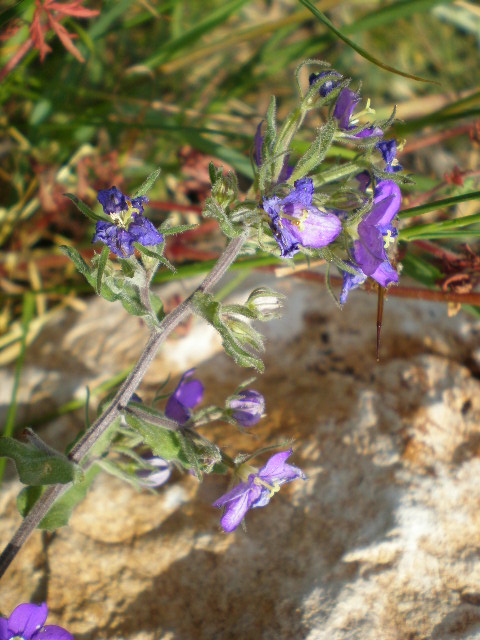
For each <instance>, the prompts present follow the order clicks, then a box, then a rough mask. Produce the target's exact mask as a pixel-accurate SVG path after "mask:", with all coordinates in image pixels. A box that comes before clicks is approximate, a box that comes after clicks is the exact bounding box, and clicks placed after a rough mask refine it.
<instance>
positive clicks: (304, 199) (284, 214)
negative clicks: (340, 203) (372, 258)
mask: <svg viewBox="0 0 480 640" xmlns="http://www.w3.org/2000/svg"><path fill="white" fill-rule="evenodd" d="M313 192H314V187H313V181H312V179H311V178H302V179H301V180H297V181H296V182H295V188H294V189H292V191H290V193H289V194H288V196H286V197H285V198H283V199H280V198H279V197H278V196H273V197H272V198H264V200H263V208H264V209H265V211H266V212H267V213H268V215H269V217H270V227H271V229H272V231H273V235H274V237H275V240H276V241H277V243H278V246H279V247H280V250H281V255H282V257H283V258H291V257H292V256H293V255H295V254H296V253H298V251H299V250H300V247H301V246H303V247H311V248H313V249H319V248H321V247H326V246H327V245H328V244H330V243H331V242H333V241H334V240H335V238H336V237H337V236H338V235H339V234H340V232H341V231H342V224H341V222H340V220H339V218H338V216H337V215H335V214H334V213H332V212H326V211H325V212H322V211H320V210H319V209H317V208H316V207H314V206H313V204H312V199H313Z"/></svg>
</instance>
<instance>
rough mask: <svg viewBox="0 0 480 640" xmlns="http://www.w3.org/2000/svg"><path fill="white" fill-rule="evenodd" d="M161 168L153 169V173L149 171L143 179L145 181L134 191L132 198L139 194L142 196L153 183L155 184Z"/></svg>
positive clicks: (137, 196)
mask: <svg viewBox="0 0 480 640" xmlns="http://www.w3.org/2000/svg"><path fill="white" fill-rule="evenodd" d="M161 171H162V170H161V169H160V168H159V169H155V171H153V173H151V174H150V175H149V176H148V178H147V179H146V180H145V182H144V183H143V184H142V185H141V186H140V187H139V189H137V190H136V191H135V193H134V194H133V196H132V199H133V198H139V197H140V196H144V195H145V194H146V193H148V192H149V191H150V189H151V188H152V187H153V185H154V184H155V182H156V180H157V178H158V176H159V175H160V173H161Z"/></svg>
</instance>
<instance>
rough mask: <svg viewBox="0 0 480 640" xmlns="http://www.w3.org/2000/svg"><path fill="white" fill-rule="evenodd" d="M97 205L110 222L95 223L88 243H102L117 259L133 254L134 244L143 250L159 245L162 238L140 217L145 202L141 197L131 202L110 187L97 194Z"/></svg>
mask: <svg viewBox="0 0 480 640" xmlns="http://www.w3.org/2000/svg"><path fill="white" fill-rule="evenodd" d="M98 201H99V202H100V204H101V205H102V207H103V210H104V212H105V213H106V214H107V215H109V216H110V217H111V219H112V222H105V221H103V220H99V221H98V222H97V226H96V230H95V235H94V236H93V241H92V242H103V243H104V244H106V245H107V246H108V247H109V248H110V250H111V251H113V253H114V254H115V255H117V256H120V258H128V257H129V256H131V255H132V254H133V252H134V251H135V249H134V246H133V243H134V242H138V243H140V244H141V245H143V246H145V247H151V246H155V245H157V244H161V243H162V242H163V235H162V234H161V233H158V231H157V230H156V229H155V227H154V226H153V224H152V223H151V222H150V220H147V218H145V217H144V216H143V205H144V203H146V202H148V198H146V197H145V196H141V197H139V198H133V200H132V199H130V198H129V197H128V196H126V195H124V194H123V193H122V192H121V191H119V190H118V189H117V187H112V188H111V189H104V190H102V191H99V192H98Z"/></svg>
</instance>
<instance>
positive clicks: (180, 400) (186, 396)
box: [165, 369, 203, 425]
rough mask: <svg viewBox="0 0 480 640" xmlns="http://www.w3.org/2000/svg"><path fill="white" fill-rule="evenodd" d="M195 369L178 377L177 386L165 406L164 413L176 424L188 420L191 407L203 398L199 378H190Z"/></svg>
mask: <svg viewBox="0 0 480 640" xmlns="http://www.w3.org/2000/svg"><path fill="white" fill-rule="evenodd" d="M194 373H195V369H189V370H188V371H186V372H185V373H184V374H183V376H182V377H181V378H180V382H179V383H178V386H177V388H176V389H175V391H174V392H173V393H172V395H171V396H170V398H169V399H168V401H167V406H166V407H165V415H166V416H167V418H170V420H175V422H178V424H181V425H182V424H185V423H187V422H188V421H189V420H190V417H191V415H192V411H191V410H192V409H194V408H195V407H196V406H197V404H200V402H201V401H202V399H203V384H202V383H201V382H200V380H195V379H194V380H190V379H189V378H191V377H192V376H193V375H194Z"/></svg>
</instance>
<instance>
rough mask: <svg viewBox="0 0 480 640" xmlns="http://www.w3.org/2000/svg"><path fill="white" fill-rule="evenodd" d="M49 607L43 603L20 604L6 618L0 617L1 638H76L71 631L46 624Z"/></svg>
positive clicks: (29, 639)
mask: <svg viewBox="0 0 480 640" xmlns="http://www.w3.org/2000/svg"><path fill="white" fill-rule="evenodd" d="M47 615H48V607H47V605H46V603H45V602H44V603H43V604H38V605H37V604H19V605H18V607H17V608H16V609H14V610H13V612H12V615H11V616H10V617H9V618H8V620H6V619H5V618H0V640H74V638H73V636H72V634H71V633H69V632H68V631H66V630H65V629H63V628H62V627H58V626H57V625H52V624H49V625H47V626H46V627H45V626H44V624H45V620H46V619H47Z"/></svg>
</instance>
